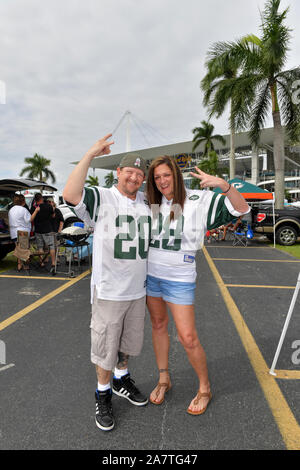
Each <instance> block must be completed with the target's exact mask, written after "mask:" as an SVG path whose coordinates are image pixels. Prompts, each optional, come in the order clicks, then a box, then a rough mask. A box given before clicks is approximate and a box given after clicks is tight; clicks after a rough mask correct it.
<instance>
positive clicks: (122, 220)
mask: <svg viewBox="0 0 300 470" xmlns="http://www.w3.org/2000/svg"><path fill="white" fill-rule="evenodd" d="M73 210H74V211H75V213H76V214H77V216H78V217H79V218H80V219H82V220H83V221H84V222H85V223H86V224H87V225H89V226H92V227H94V236H93V271H92V279H91V299H93V291H94V287H96V290H97V297H98V298H101V299H106V300H134V299H139V298H141V297H143V296H144V295H145V294H146V289H145V286H146V274H147V272H146V271H147V266H146V263H147V252H148V247H149V241H150V231H151V217H150V209H149V206H148V205H147V204H146V201H145V197H144V194H143V193H142V192H137V194H136V199H135V200H134V201H133V200H132V199H129V198H128V197H126V196H123V195H122V194H121V193H120V191H119V190H118V189H117V188H116V187H115V186H113V187H112V188H109V189H108V188H102V187H90V188H84V190H83V195H82V199H81V201H80V203H79V204H78V205H77V206H75V207H73Z"/></svg>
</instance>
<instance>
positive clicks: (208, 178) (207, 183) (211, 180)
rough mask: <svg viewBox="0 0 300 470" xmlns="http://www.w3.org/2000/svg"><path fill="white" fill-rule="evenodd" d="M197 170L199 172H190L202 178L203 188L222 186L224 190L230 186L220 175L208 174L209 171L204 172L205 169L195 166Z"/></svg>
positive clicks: (195, 176) (201, 184)
mask: <svg viewBox="0 0 300 470" xmlns="http://www.w3.org/2000/svg"><path fill="white" fill-rule="evenodd" d="M195 170H196V171H197V173H193V172H191V173H190V174H191V175H192V176H193V177H194V178H198V179H199V180H200V186H201V188H209V187H210V188H220V189H221V190H222V191H225V189H227V187H228V183H226V181H225V180H223V179H222V178H219V177H218V176H213V175H208V174H207V173H204V171H202V170H200V168H198V167H197V166H196V167H195Z"/></svg>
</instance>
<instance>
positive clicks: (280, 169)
mask: <svg viewBox="0 0 300 470" xmlns="http://www.w3.org/2000/svg"><path fill="white" fill-rule="evenodd" d="M273 123H274V146H273V156H274V166H275V208H276V209H282V208H283V205H284V134H283V129H282V125H281V119H280V113H279V111H275V112H273Z"/></svg>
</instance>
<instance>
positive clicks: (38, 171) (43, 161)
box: [20, 153, 56, 183]
mask: <svg viewBox="0 0 300 470" xmlns="http://www.w3.org/2000/svg"><path fill="white" fill-rule="evenodd" d="M24 161H25V163H27V166H25V167H24V168H23V169H22V170H21V173H20V176H23V175H24V174H26V173H27V174H28V178H31V179H35V178H38V180H39V181H44V182H45V181H47V180H48V179H49V178H51V180H52V183H55V181H56V178H55V175H54V173H53V172H52V171H51V170H49V168H48V167H49V165H50V163H51V160H48V159H47V158H44V157H43V156H42V155H38V154H37V153H35V154H34V155H33V157H27V158H25V159H24Z"/></svg>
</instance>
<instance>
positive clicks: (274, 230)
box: [273, 192, 276, 248]
mask: <svg viewBox="0 0 300 470" xmlns="http://www.w3.org/2000/svg"><path fill="white" fill-rule="evenodd" d="M275 232H276V229H275V192H274V193H273V242H274V248H275V246H276V240H275Z"/></svg>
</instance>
